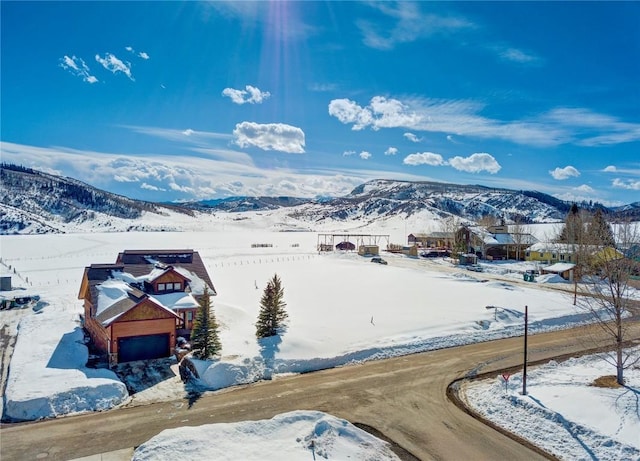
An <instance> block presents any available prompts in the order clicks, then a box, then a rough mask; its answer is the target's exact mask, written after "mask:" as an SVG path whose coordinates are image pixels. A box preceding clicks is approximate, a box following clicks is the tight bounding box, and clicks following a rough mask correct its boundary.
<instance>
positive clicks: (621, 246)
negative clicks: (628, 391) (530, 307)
mask: <svg viewBox="0 0 640 461" xmlns="http://www.w3.org/2000/svg"><path fill="white" fill-rule="evenodd" d="M638 229H639V227H638V225H637V223H630V222H626V223H622V224H618V225H617V226H616V230H615V232H614V237H615V241H616V245H617V249H616V248H613V247H612V246H610V245H606V243H609V242H606V237H605V238H604V239H603V240H602V243H604V244H597V239H598V238H599V237H602V236H598V235H591V236H590V238H585V239H584V240H587V241H589V244H588V245H579V246H578V251H580V253H581V255H580V257H581V258H582V263H581V271H580V276H581V280H580V289H581V290H580V291H581V293H580V294H581V296H579V297H577V304H576V305H577V306H578V308H579V309H581V310H583V311H585V312H586V313H588V314H589V316H590V317H591V318H592V319H593V320H594V322H595V325H596V326H597V327H599V328H600V329H602V330H603V331H604V332H605V333H606V334H607V336H609V337H610V338H611V339H612V340H613V346H614V347H613V350H612V352H610V353H607V354H605V355H604V358H605V360H607V362H609V363H611V364H612V365H613V366H615V368H616V381H617V382H618V384H620V385H623V384H624V370H625V369H627V368H629V367H631V366H632V365H634V364H636V363H638V362H639V361H640V353H638V352H637V349H636V352H634V351H633V350H632V349H625V347H624V346H625V342H626V341H628V340H629V339H630V338H629V337H628V332H627V330H628V328H627V325H628V319H629V317H630V316H631V315H632V310H633V309H638V305H637V301H635V302H634V300H633V298H632V297H631V293H630V291H631V286H630V281H631V277H632V274H633V273H634V272H635V271H637V270H638V269H637V265H638V259H639V258H640V253H639V250H638V248H639V245H640V238H639V234H638Z"/></svg>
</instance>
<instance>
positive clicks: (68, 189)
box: [0, 163, 191, 220]
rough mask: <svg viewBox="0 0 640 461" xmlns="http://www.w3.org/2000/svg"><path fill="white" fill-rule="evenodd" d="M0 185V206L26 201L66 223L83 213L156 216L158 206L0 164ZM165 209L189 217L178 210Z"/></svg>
mask: <svg viewBox="0 0 640 461" xmlns="http://www.w3.org/2000/svg"><path fill="white" fill-rule="evenodd" d="M0 182H1V183H2V185H3V192H4V193H3V194H2V196H1V197H0V198H1V201H2V203H6V204H8V205H11V206H17V207H22V208H24V207H25V204H24V202H25V199H26V198H29V199H31V200H33V201H35V202H37V203H38V204H39V205H40V206H42V207H43V208H46V209H47V210H49V211H51V212H54V213H60V214H63V215H65V216H66V219H67V220H69V219H74V218H75V217H76V216H78V215H80V214H82V213H83V212H85V211H89V212H91V211H94V212H95V211H97V212H102V213H105V214H108V215H111V216H115V217H119V218H125V219H135V218H138V217H140V216H141V215H142V213H143V212H144V211H148V212H151V213H160V210H159V209H158V206H157V205H156V204H154V203H152V202H145V201H140V200H133V199H130V198H127V197H123V196H121V195H117V194H112V193H109V192H105V191H101V190H99V189H96V188H94V187H92V186H89V185H88V184H85V183H83V182H81V181H77V180H74V179H68V178H63V177H60V176H55V175H50V174H47V173H43V172H40V171H37V170H34V169H32V168H27V167H24V166H20V165H13V164H8V163H2V164H0ZM10 191H12V192H10ZM167 208H172V209H176V211H181V212H183V213H187V214H191V212H190V211H188V210H184V209H182V208H180V207H167Z"/></svg>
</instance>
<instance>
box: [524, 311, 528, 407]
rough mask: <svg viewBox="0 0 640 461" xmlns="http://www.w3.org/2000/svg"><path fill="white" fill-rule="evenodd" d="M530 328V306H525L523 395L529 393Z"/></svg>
mask: <svg viewBox="0 0 640 461" xmlns="http://www.w3.org/2000/svg"><path fill="white" fill-rule="evenodd" d="M528 329H529V307H528V306H524V364H523V365H522V395H527V330H528Z"/></svg>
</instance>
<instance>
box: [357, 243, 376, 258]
mask: <svg viewBox="0 0 640 461" xmlns="http://www.w3.org/2000/svg"><path fill="white" fill-rule="evenodd" d="M358 254H359V255H360V256H377V255H379V254H380V247H379V246H378V245H360V246H359V247H358Z"/></svg>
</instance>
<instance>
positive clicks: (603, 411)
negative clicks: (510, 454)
mask: <svg viewBox="0 0 640 461" xmlns="http://www.w3.org/2000/svg"><path fill="white" fill-rule="evenodd" d="M612 374H615V369H612V366H611V365H609V364H608V363H607V362H605V361H604V360H603V359H602V357H599V356H597V355H595V356H585V357H580V358H573V359H569V360H567V361H565V362H561V363H557V362H550V363H548V364H545V365H542V366H539V367H534V368H532V369H531V371H530V372H528V373H527V395H526V396H523V395H522V374H521V373H517V374H515V375H513V376H511V377H510V378H509V379H508V381H507V384H505V381H504V379H503V378H502V377H498V378H496V379H491V380H484V381H477V382H473V383H471V384H470V385H467V386H465V387H464V388H463V392H462V394H463V395H464V396H465V400H466V402H467V404H468V405H469V406H470V407H471V408H473V409H474V410H475V411H477V412H478V413H480V414H481V415H482V416H484V417H485V418H487V419H489V420H491V421H493V422H495V423H496V424H498V425H499V426H501V427H503V428H505V429H507V430H508V431H509V432H512V433H515V434H517V435H519V436H520V437H523V438H525V439H528V440H530V441H531V442H532V443H534V444H536V445H538V446H540V447H541V448H543V449H545V450H546V451H548V452H550V453H553V454H554V455H556V456H557V457H558V458H560V459H567V460H593V459H598V460H602V461H606V460H611V461H617V460H639V459H640V405H639V401H640V365H636V366H635V367H632V368H629V369H628V370H627V371H626V372H625V383H626V386H625V387H619V388H606V387H605V388H603V387H597V386H595V385H594V381H595V380H596V378H599V377H602V376H606V375H612Z"/></svg>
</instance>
